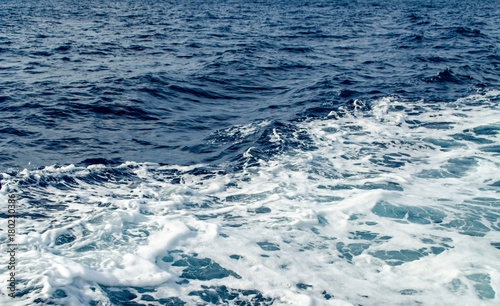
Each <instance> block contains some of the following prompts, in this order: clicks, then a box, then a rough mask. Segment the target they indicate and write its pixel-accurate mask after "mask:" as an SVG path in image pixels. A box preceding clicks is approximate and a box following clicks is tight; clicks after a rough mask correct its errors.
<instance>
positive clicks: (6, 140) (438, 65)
mask: <svg viewBox="0 0 500 306" xmlns="http://www.w3.org/2000/svg"><path fill="white" fill-rule="evenodd" d="M0 14H1V15H0V18H1V19H0V26H1V29H2V31H1V34H0V69H1V70H0V101H1V105H0V107H1V113H0V114H1V123H0V131H1V132H2V154H1V157H0V158H1V162H2V167H3V168H4V169H7V168H9V167H13V168H20V169H23V168H28V169H32V168H37V167H40V166H46V165H52V164H56V163H57V164H68V163H79V162H82V161H84V160H86V159H97V158H101V159H106V160H108V162H110V163H113V162H114V163H121V162H124V161H127V160H132V161H136V162H143V161H151V162H159V163H167V164H182V165H188V164H194V163H199V162H203V163H216V164H220V163H223V162H227V161H234V160H235V159H237V156H238V155H241V154H242V152H244V151H245V150H247V149H248V148H249V147H252V146H256V147H258V148H262V146H264V148H262V150H264V151H265V150H266V149H267V148H265V146H266V145H265V144H263V143H262V142H259V139H261V138H263V137H265V135H266V133H268V132H269V127H267V128H261V129H260V131H259V133H257V135H254V137H249V138H246V139H244V141H239V142H237V143H235V141H234V139H230V138H228V137H224V136H221V135H220V134H219V133H218V131H220V130H223V129H228V128H231V127H233V126H235V125H246V124H249V123H252V122H259V121H263V120H269V121H271V122H272V123H273V128H274V127H276V128H278V130H279V131H283V133H285V134H287V133H288V129H293V122H294V121H297V120H303V119H306V118H311V117H313V118H324V117H325V116H326V115H327V114H328V113H330V111H331V110H335V109H337V108H338V107H339V106H340V105H352V103H353V101H355V100H360V101H364V102H370V101H373V100H374V99H377V98H381V97H386V96H395V97H398V98H400V99H402V100H405V101H409V103H411V101H417V100H424V101H437V102H442V101H451V100H455V99H457V98H460V97H463V96H466V95H468V94H471V93H476V92H478V91H479V92H480V91H481V90H484V89H491V88H498V85H499V84H500V77H499V73H498V70H499V64H500V55H499V49H498V44H499V37H500V33H499V23H498V19H499V9H498V3H497V2H496V1H474V2H472V3H469V2H465V1H260V2H255V1H175V2H170V1H43V2H39V1H27V2H19V1H2V4H1V6H0ZM289 125H292V126H291V127H290V126H289Z"/></svg>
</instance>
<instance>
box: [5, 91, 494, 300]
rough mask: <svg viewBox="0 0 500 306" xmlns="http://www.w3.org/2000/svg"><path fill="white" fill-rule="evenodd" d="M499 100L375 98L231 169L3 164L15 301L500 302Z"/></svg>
mask: <svg viewBox="0 0 500 306" xmlns="http://www.w3.org/2000/svg"><path fill="white" fill-rule="evenodd" d="M499 98H500V92H493V91H491V92H488V93H487V94H484V95H474V96H470V97H467V98H466V99H462V100H459V101H456V102H455V103H449V104H425V103H412V104H405V103H402V102H398V101H397V100H396V99H392V98H385V99H381V100H380V101H376V102H374V103H373V105H372V107H371V111H364V112H362V111H355V112H354V113H351V114H350V115H349V116H344V117H341V118H337V119H327V120H319V121H312V122H304V123H300V124H299V128H301V129H304V130H306V131H307V132H308V134H309V135H310V137H311V138H312V140H313V143H314V147H315V148H314V149H311V150H309V151H304V150H302V151H299V150H296V151H293V152H288V153H286V154H282V155H279V156H276V157H275V158H273V159H271V160H270V161H268V162H265V161H261V162H260V163H261V165H260V166H259V167H249V168H246V169H245V170H243V171H241V172H237V173H229V174H227V173H224V172H217V171H206V172H202V171H197V168H200V166H199V165H198V166H191V167H176V166H160V165H156V164H137V163H133V162H129V163H126V164H123V165H121V166H119V167H116V168H107V167H104V166H89V167H87V168H82V167H74V166H69V167H63V168H58V167H47V168H45V169H43V170H36V171H23V172H21V173H18V174H17V175H16V176H14V174H11V175H12V176H11V175H9V174H3V176H4V180H3V185H4V186H3V188H2V190H1V191H0V203H1V205H2V208H3V209H4V210H5V208H6V206H5V205H6V203H7V201H6V199H7V197H6V195H7V193H9V192H14V193H16V194H18V196H19V197H20V198H21V200H20V201H19V205H18V206H19V208H18V213H19V216H18V219H17V220H18V223H17V231H18V235H17V237H16V239H17V243H19V250H18V253H17V254H18V258H19V262H18V265H17V267H16V269H17V271H18V274H16V275H17V276H18V282H19V283H18V291H19V293H20V295H21V296H20V297H17V298H16V299H15V300H14V301H17V304H18V305H28V304H32V303H33V302H35V301H37V299H39V300H38V302H40V303H47V301H53V302H55V303H56V304H64V305H71V304H83V305H98V304H99V303H100V304H102V305H110V304H120V303H122V302H123V301H125V300H126V301H128V302H136V303H139V304H145V305H148V304H152V305H161V304H167V303H168V302H171V303H177V304H178V305H182V303H181V302H180V301H184V302H185V303H186V304H187V305H195V304H196V303H199V304H207V303H215V304H223V303H227V304H230V305H231V304H234V303H235V301H247V302H257V301H259V302H261V303H262V304H264V305H266V304H273V305H350V304H354V305H356V304H363V305H381V304H384V305H418V304H424V305H434V304H442V303H444V304H450V305H496V304H498V302H499V300H500V297H499V293H500V273H499V271H500V234H499V230H500V211H499V210H500V198H499V195H498V192H499V188H500V176H499V174H498V173H500V171H499V167H500V158H499V156H500V152H499V151H500V147H499V146H500V142H499V133H500V110H499V109H498V101H499ZM332 115H334V114H332ZM278 132H279V131H276V133H275V134H273V135H274V136H275V137H277V138H275V139H278V138H279V134H278ZM274 136H273V137H274ZM247 154H251V151H250V152H248V153H247ZM44 216H45V217H44ZM5 228H6V226H3V227H2V232H1V239H2V240H5V239H6V237H7V234H6V232H5ZM1 258H2V262H5V263H6V262H7V261H8V258H7V254H6V253H5V252H2V255H1ZM0 271H1V272H2V281H3V283H4V284H5V283H6V280H7V267H6V265H3V266H0ZM0 291H1V292H2V293H3V294H4V295H5V294H6V293H7V291H6V286H3V287H0ZM0 299H1V300H0V302H2V303H7V302H9V303H10V302H11V300H9V299H8V298H7V297H6V296H2V297H0Z"/></svg>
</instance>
